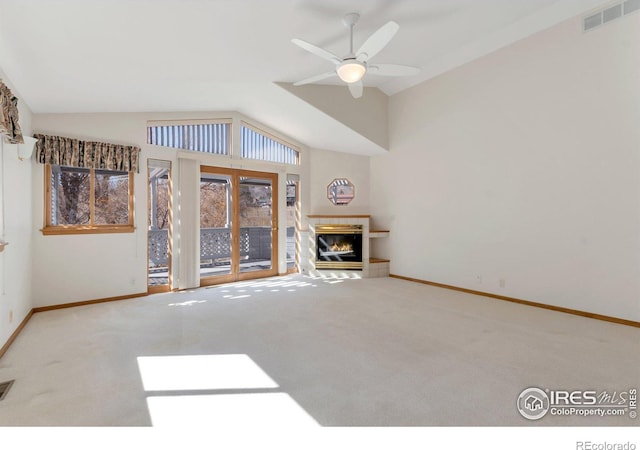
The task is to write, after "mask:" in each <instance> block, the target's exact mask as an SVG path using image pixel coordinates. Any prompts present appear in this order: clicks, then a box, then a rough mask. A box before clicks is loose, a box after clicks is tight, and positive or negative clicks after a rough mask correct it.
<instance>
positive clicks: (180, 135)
mask: <svg viewBox="0 0 640 450" xmlns="http://www.w3.org/2000/svg"><path fill="white" fill-rule="evenodd" d="M230 129H231V124H230V123H229V122H228V121H199V122H189V123H175V122H174V123H170V122H149V124H148V125H147V143H148V144H151V145H162V146H164V147H172V148H179V149H182V150H191V151H196V152H203V153H212V154H214V155H229V148H230V145H229V144H230V139H229V135H230Z"/></svg>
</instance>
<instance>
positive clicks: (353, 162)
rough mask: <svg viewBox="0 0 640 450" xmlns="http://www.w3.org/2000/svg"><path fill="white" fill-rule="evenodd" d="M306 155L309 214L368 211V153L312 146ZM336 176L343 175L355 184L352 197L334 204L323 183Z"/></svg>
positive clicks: (365, 212) (326, 184) (327, 183)
mask: <svg viewBox="0 0 640 450" xmlns="http://www.w3.org/2000/svg"><path fill="white" fill-rule="evenodd" d="M309 158H310V160H311V161H310V167H311V172H310V180H311V186H310V198H309V212H308V213H309V214H369V213H370V203H369V188H370V184H369V157H368V156H360V155H353V154H348V153H339V152H331V151H323V150H316V149H314V150H312V151H310V152H309ZM336 178H347V179H348V180H349V181H351V183H352V184H353V185H355V198H354V199H353V200H352V201H351V202H350V203H349V204H347V205H341V206H336V205H334V204H333V203H331V202H330V201H329V199H328V198H327V186H328V185H329V184H330V183H331V182H332V181H333V180H334V179H336Z"/></svg>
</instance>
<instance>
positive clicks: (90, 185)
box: [43, 164, 133, 234]
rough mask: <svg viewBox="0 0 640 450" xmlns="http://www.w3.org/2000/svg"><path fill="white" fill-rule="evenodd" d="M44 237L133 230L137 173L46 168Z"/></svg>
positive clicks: (77, 168) (63, 167)
mask: <svg viewBox="0 0 640 450" xmlns="http://www.w3.org/2000/svg"><path fill="white" fill-rule="evenodd" d="M46 175H47V180H46V199H45V200H46V205H47V211H46V217H45V227H44V229H43V233H44V234H74V233H119V232H132V231H133V173H132V172H125V171H119V170H105V169H88V168H81V167H67V166H60V165H52V164H47V165H46Z"/></svg>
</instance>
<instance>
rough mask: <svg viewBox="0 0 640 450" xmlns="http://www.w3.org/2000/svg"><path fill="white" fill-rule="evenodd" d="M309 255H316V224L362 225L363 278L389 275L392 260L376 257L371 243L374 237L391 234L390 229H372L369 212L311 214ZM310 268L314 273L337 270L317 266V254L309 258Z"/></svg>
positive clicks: (309, 217) (308, 216) (309, 216)
mask: <svg viewBox="0 0 640 450" xmlns="http://www.w3.org/2000/svg"><path fill="white" fill-rule="evenodd" d="M307 218H308V219H309V233H310V239H308V242H309V255H310V256H311V255H316V239H315V234H316V226H318V225H360V226H362V262H363V264H362V269H361V270H356V272H360V273H361V275H362V277H363V278H377V277H385V276H389V265H390V261H389V260H387V259H382V258H375V257H372V256H371V255H370V248H371V243H370V240H371V239H374V238H383V237H387V236H388V235H389V231H388V230H371V229H370V227H369V225H370V222H371V215H369V214H309V215H307ZM308 264H309V266H308V270H309V271H311V272H312V273H316V274H319V275H322V273H323V272H335V270H324V269H322V268H317V267H316V266H315V256H314V257H313V258H311V257H310V258H308Z"/></svg>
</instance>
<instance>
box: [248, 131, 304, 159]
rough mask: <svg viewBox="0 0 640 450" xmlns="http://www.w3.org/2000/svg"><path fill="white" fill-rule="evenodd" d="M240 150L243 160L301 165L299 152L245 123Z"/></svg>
mask: <svg viewBox="0 0 640 450" xmlns="http://www.w3.org/2000/svg"><path fill="white" fill-rule="evenodd" d="M240 149H241V155H242V157H243V158H248V159H258V160H260V161H271V162H276V163H282V164H295V165H299V164H300V152H298V150H296V149H295V148H293V147H292V146H290V145H289V144H287V143H286V142H284V141H281V140H279V139H277V138H276V137H273V136H269V135H267V134H266V133H264V132H263V131H260V130H258V129H257V128H253V127H250V126H249V125H247V124H244V123H243V124H242V127H241V129H240Z"/></svg>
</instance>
